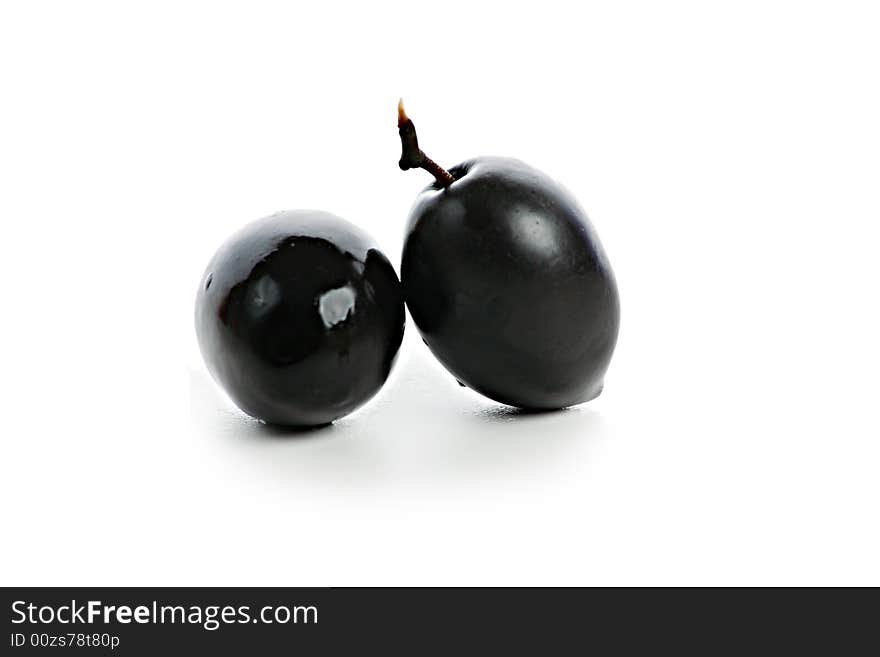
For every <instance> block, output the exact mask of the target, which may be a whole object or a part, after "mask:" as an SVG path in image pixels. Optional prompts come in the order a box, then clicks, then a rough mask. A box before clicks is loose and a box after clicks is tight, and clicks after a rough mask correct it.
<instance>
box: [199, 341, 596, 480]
mask: <svg viewBox="0 0 880 657" xmlns="http://www.w3.org/2000/svg"><path fill="white" fill-rule="evenodd" d="M409 346H411V347H413V349H412V350H411V351H409V353H408V354H406V355H407V356H409V357H408V358H405V359H402V360H405V362H401V363H398V364H397V366H396V368H395V371H394V372H393V373H392V379H391V381H389V383H388V384H387V385H386V387H385V388H384V389H383V390H382V391H380V393H379V395H378V396H377V397H376V398H375V399H373V400H372V401H371V402H370V403H368V404H367V405H366V406H365V407H363V408H362V409H360V410H359V411H357V412H355V413H354V414H352V415H350V416H348V417H345V418H343V419H341V420H338V421H337V422H335V423H334V424H333V425H331V426H329V427H325V428H319V429H313V430H305V431H302V430H288V429H285V428H280V427H267V426H264V425H261V424H259V423H258V422H256V421H255V420H253V419H251V418H249V417H247V416H245V415H244V414H243V413H241V412H240V411H238V410H237V409H235V407H234V406H233V405H232V403H231V402H230V401H229V400H227V399H225V398H224V395H223V393H222V391H221V390H220V389H219V388H218V387H217V386H216V385H215V384H214V383H213V381H211V380H210V377H208V375H207V374H204V373H202V372H201V371H194V372H192V373H191V381H190V390H191V413H192V424H193V429H194V431H196V432H198V433H199V434H201V435H202V436H203V439H204V441H207V442H206V445H207V446H209V447H210V448H211V449H212V451H213V452H214V455H215V456H216V457H217V458H218V459H220V461H221V462H227V461H228V464H227V465H228V467H230V468H237V469H238V468H241V469H243V473H244V474H246V475H247V474H248V473H249V476H250V477H253V479H254V483H255V485H264V484H265V480H266V478H267V477H272V478H274V481H275V483H276V484H277V485H279V486H281V487H282V488H284V489H286V490H289V491H293V490H299V489H304V490H308V491H310V492H312V491H314V490H315V489H316V488H317V489H321V490H329V491H332V494H333V495H341V496H343V497H345V496H346V493H345V491H346V490H348V491H352V489H354V491H355V492H356V494H357V496H358V497H359V496H360V494H361V493H362V491H363V487H364V486H368V487H369V488H370V489H371V490H373V492H374V493H375V494H378V495H384V494H388V495H390V496H392V497H397V496H399V495H400V493H401V490H407V491H409V492H410V493H412V490H413V489H419V490H421V491H423V493H424V494H426V495H428V497H430V496H431V495H432V494H433V493H431V489H432V488H433V487H434V486H435V484H444V486H443V487H441V488H438V489H437V491H436V492H437V493H440V494H442V495H444V496H445V494H446V493H445V492H444V490H445V484H449V483H450V482H454V483H456V484H458V485H468V486H475V487H477V488H483V487H485V486H486V485H488V484H489V483H490V482H496V483H498V484H499V485H501V487H502V488H501V490H504V489H505V488H506V487H507V486H513V487H514V489H517V488H518V487H519V486H521V485H524V484H526V485H529V486H532V485H541V482H547V481H552V479H553V477H555V476H556V475H558V474H559V472H560V471H565V470H571V469H572V468H575V469H578V468H580V467H583V465H584V464H585V462H586V461H587V460H588V459H589V456H588V454H589V452H590V450H591V449H593V448H594V447H595V446H596V445H597V444H598V443H599V442H600V441H601V440H602V439H603V422H602V418H601V415H600V414H599V413H598V412H596V411H595V410H593V409H590V408H589V407H588V406H587V405H585V406H581V407H577V408H572V409H567V410H563V411H556V412H550V413H528V412H523V411H520V410H517V409H514V408H510V407H507V406H503V405H500V404H496V403H494V402H492V401H491V400H488V399H485V398H483V397H481V396H480V395H477V394H476V393H474V392H472V391H469V390H466V389H462V388H460V387H459V385H458V384H457V383H456V382H455V380H454V379H453V378H452V376H451V375H448V374H447V373H446V372H445V371H443V370H442V369H441V368H440V366H439V365H437V364H436V363H433V362H432V361H430V359H431V356H430V354H428V353H427V350H426V349H423V348H422V345H421V344H411V345H409Z"/></svg>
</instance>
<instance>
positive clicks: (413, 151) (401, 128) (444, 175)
mask: <svg viewBox="0 0 880 657" xmlns="http://www.w3.org/2000/svg"><path fill="white" fill-rule="evenodd" d="M397 131H398V132H399V133H400V146H401V154H400V162H398V165H399V166H400V168H401V169H403V170H404V171H406V170H407V169H424V170H425V171H427V172H428V173H430V174H431V175H432V176H434V178H435V179H436V180H437V182H438V183H439V184H440V186H441V187H449V185H451V184H452V183H454V182H455V178H453V177H452V175H451V174H450V173H449V172H448V171H447V170H446V169H444V168H443V167H441V166H440V165H439V164H437V163H436V162H434V160H432V159H431V158H430V157H428V156H427V155H425V153H424V152H423V151H422V149H421V148H419V139H418V137H417V136H416V126H415V124H413V122H412V119H410V118H409V117H408V116H407V115H406V111H405V110H404V109H403V99H402V98H401V100H400V102H399V103H398V104H397Z"/></svg>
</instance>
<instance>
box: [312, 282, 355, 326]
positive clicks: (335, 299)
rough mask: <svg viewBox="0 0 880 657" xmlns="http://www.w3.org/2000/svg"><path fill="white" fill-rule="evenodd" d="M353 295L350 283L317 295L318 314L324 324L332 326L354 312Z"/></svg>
mask: <svg viewBox="0 0 880 657" xmlns="http://www.w3.org/2000/svg"><path fill="white" fill-rule="evenodd" d="M355 296H356V295H355V291H354V289H353V288H352V287H351V285H343V286H342V287H337V288H335V289H333V290H328V291H327V292H324V293H323V294H322V295H321V296H320V297H318V314H320V315H321V320H322V321H323V322H324V326H326V327H327V328H333V327H334V326H336V325H337V324H341V323H342V322H344V321H345V320H347V319H348V318H349V317H350V316H351V314H352V313H353V312H354V305H355V304H354V302H355Z"/></svg>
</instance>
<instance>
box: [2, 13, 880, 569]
mask: <svg viewBox="0 0 880 657" xmlns="http://www.w3.org/2000/svg"><path fill="white" fill-rule="evenodd" d="M878 32H880V9H878V7H877V5H876V4H874V3H870V2H864V3H857V2H777V1H769V2H736V3H732V2H731V3H720V2H716V3H704V2H669V3H651V2H614V3H611V2H608V3H590V2H588V3H571V2H549V1H548V2H541V3H513V2H485V3H481V2H457V1H445V2H430V3H426V2H414V1H411V2H397V3H389V2H371V3H333V2H322V3H295V2H279V3H263V2H241V3H208V2H205V3H196V2H174V3H171V2H168V3H164V2H153V3H117V2H88V1H84V2H77V3H65V2H41V1H34V2H27V3H25V2H8V3H4V4H3V5H2V8H0V97H2V100H0V218H2V222H0V231H2V244H3V256H2V258H0V280H2V298H3V303H2V324H0V325H2V340H0V363H2V367H0V371H2V378H0V385H2V398H3V410H4V414H3V419H2V421H0V422H2V424H0V435H2V439H0V440H2V443H0V444H2V458H0V500H2V502H0V504H2V525H3V527H4V529H3V535H4V539H3V541H2V542H0V583H2V584H5V585H50V584H52V585H60V584H71V585H73V584H78V585H159V584H164V585H342V584H353V585H364V584H389V585H395V584H396V585H414V584H474V585H483V584H501V585H508V584H526V585H532V584H559V585H567V584H696V585H703V584H769V585H773V584H874V585H877V584H880V565H878V563H880V562H878V559H877V554H878V552H880V530H878V526H877V517H878V508H877V507H878V499H880V482H878V476H877V472H878V465H880V445H878V441H880V422H878V419H877V406H878V401H877V400H878V387H880V386H878V366H880V358H878V346H877V344H878V334H880V321H878V306H880V304H878V294H877V286H878V282H880V271H878V270H880V267H878V261H877V249H878V244H880V228H878V226H880V194H878V181H880V158H878V153H880V121H878V117H880V84H878V81H880V75H878V73H880V72H878V64H880V40H878V38H877V34H878ZM400 96H403V97H404V98H405V100H406V102H407V109H408V111H409V113H410V115H411V116H412V117H413V119H414V120H415V122H416V123H417V125H418V127H419V135H420V140H421V143H422V145H423V146H424V148H425V150H426V151H428V152H429V153H430V154H431V156H432V157H434V159H436V160H437V161H438V162H440V163H442V164H446V165H451V164H454V163H455V162H458V161H460V160H463V159H465V158H468V157H471V156H474V155H481V154H497V155H509V156H514V157H518V158H520V159H523V160H525V161H526V162H529V163H530V164H533V165H535V166H537V167H539V168H542V169H544V170H545V171H547V172H548V173H549V174H550V175H552V176H554V177H556V178H557V179H559V180H560V181H562V182H563V183H564V184H565V185H566V186H567V187H568V188H569V189H571V190H572V191H573V192H574V193H575V195H576V196H577V197H578V198H579V199H580V201H581V204H582V205H583V206H584V207H585V208H586V210H587V212H588V214H589V215H590V217H591V219H592V221H593V223H594V224H595V226H596V228H597V230H598V232H599V234H600V236H601V238H602V241H603V243H604V245H605V247H606V250H607V252H608V254H609V256H610V259H611V262H612V264H613V266H614V268H615V272H616V274H617V278H618V283H619V286H620V293H621V302H622V329H621V334H620V340H619V343H618V349H617V353H616V355H615V358H614V360H613V362H612V365H611V369H610V371H609V375H608V378H607V381H606V388H605V392H604V393H603V395H602V396H601V397H600V398H599V399H597V400H596V401H594V402H591V403H589V404H586V405H584V406H581V407H578V408H575V409H571V410H568V411H564V412H559V413H553V414H547V415H522V414H517V413H515V412H511V410H510V409H507V408H505V407H503V406H499V405H497V404H494V403H492V402H490V401H488V400H485V399H482V398H480V397H479V396H477V395H476V394H474V393H472V392H471V391H468V390H465V389H462V388H459V387H458V386H457V385H456V383H455V381H454V380H453V379H452V377H451V376H450V375H448V374H446V372H445V371H444V370H443V369H442V368H441V367H440V366H439V365H438V364H436V362H434V361H433V359H432V357H431V356H430V354H429V353H428V352H427V350H426V348H424V346H423V345H422V343H421V341H420V340H419V337H418V334H417V332H416V330H415V326H414V324H413V323H412V322H411V321H409V322H408V325H407V335H406V337H405V339H404V344H403V347H402V349H401V354H400V357H399V359H398V362H397V366H396V368H395V371H394V372H393V374H392V377H391V379H390V381H389V383H388V384H387V386H386V387H385V388H384V389H383V390H382V391H381V392H380V394H379V395H378V396H377V397H376V398H375V399H374V400H373V401H372V402H371V403H370V404H369V405H368V406H366V407H364V408H363V409H361V410H360V411H358V412H356V413H355V414H353V415H351V416H349V417H348V418H345V419H343V420H341V421H340V422H338V423H337V424H336V425H334V426H333V427H332V428H331V429H328V430H326V431H322V432H312V433H309V434H303V435H294V436H290V435H283V434H280V433H278V432H273V431H271V430H267V429H264V428H262V427H261V426H259V425H258V424H257V423H255V422H254V421H252V420H250V419H248V418H246V417H244V416H243V415H242V414H241V413H240V412H238V411H237V410H236V409H235V408H234V406H232V405H231V403H230V402H229V401H228V399H227V398H226V397H225V396H224V395H223V393H222V391H220V390H219V388H218V387H217V386H216V385H215V384H214V383H213V382H212V381H211V380H210V378H209V377H208V375H207V372H206V370H205V368H204V366H203V364H202V362H201V358H200V356H199V354H198V350H197V346H196V343H195V336H194V331H193V322H192V313H193V309H192V305H193V301H194V298H195V290H196V286H197V285H198V282H199V278H200V276H201V274H202V271H203V268H204V266H205V264H206V263H207V261H208V259H209V258H210V257H211V255H212V253H213V252H214V250H215V249H216V247H217V246H218V245H219V244H220V243H221V242H222V241H223V240H224V239H225V238H226V237H227V236H228V235H229V234H231V233H232V232H233V231H235V230H236V229H237V228H238V227H239V226H241V225H242V224H243V223H245V222H247V221H249V220H251V219H255V218H258V217H261V216H264V215H267V214H270V213H272V212H275V211H277V210H280V209H286V208H303V207H304V208H321V209H325V210H328V211H330V212H333V213H336V214H338V215H340V216H342V217H345V218H346V219H348V220H350V221H352V222H355V223H357V224H359V225H360V226H362V227H363V228H364V229H366V230H367V231H368V232H370V233H371V234H372V235H373V236H374V237H376V239H377V240H378V241H379V242H380V243H381V244H382V245H383V247H384V250H385V253H386V254H387V255H388V257H389V258H390V259H391V261H392V262H393V263H394V264H395V266H396V267H398V266H399V259H400V255H399V254H400V248H401V244H402V238H403V227H404V223H405V220H406V215H407V212H408V209H409V207H410V204H411V202H412V200H413V199H414V197H415V195H416V193H417V192H418V190H419V189H421V187H422V186H424V185H425V184H427V182H428V179H427V176H426V175H425V174H423V173H422V172H413V171H410V172H406V173H403V172H401V171H399V170H398V168H397V158H398V156H399V152H398V149H399V142H398V139H397V132H396V126H395V119H396V116H395V107H396V103H397V99H398V97H400Z"/></svg>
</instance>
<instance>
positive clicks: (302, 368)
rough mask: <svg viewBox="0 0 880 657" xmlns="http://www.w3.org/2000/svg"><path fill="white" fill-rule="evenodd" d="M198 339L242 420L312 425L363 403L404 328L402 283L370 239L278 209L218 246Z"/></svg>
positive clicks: (385, 370) (320, 216)
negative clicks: (242, 414)
mask: <svg viewBox="0 0 880 657" xmlns="http://www.w3.org/2000/svg"><path fill="white" fill-rule="evenodd" d="M195 319H196V334H197V336H198V341H199V347H200V348H201V351H202V356H203V357H204V359H205V363H206V364H207V366H208V369H209V370H210V372H211V374H212V376H213V377H214V378H215V379H216V380H217V381H218V382H219V383H220V385H221V386H222V387H223V388H224V389H225V390H226V392H227V393H228V394H229V396H230V397H231V398H232V400H233V401H234V402H235V403H236V405H237V406H238V407H239V408H241V409H242V410H243V411H244V412H245V413H247V414H248V415H251V416H253V417H255V418H257V419H259V420H262V421H264V422H267V423H270V424H277V425H286V426H301V427H308V426H319V425H324V424H327V423H330V422H332V421H333V420H336V419H338V418H340V417H342V416H344V415H347V414H348V413H351V412H352V411H353V410H355V409H356V408H358V407H359V406H361V405H362V404H363V403H365V402H366V401H367V400H369V399H370V398H371V397H372V396H373V395H375V394H376V392H378V390H379V389H380V388H381V387H382V385H383V383H384V382H385V380H386V379H387V377H388V374H389V373H390V371H391V367H392V365H393V363H394V360H395V358H396V355H397V351H398V349H399V347H400V343H401V340H402V338H403V330H404V309H403V298H402V293H401V289H400V283H399V281H398V279H397V275H396V274H395V272H394V268H393V267H392V266H391V264H390V263H389V262H388V259H387V258H386V257H385V256H384V255H383V254H382V253H381V251H379V249H378V248H377V247H376V246H375V244H374V242H373V240H372V239H371V238H370V237H369V236H367V235H366V234H365V233H363V232H362V231H360V230H359V229H357V228H356V227H354V226H353V225H351V224H350V223H348V222H346V221H344V220H343V219H340V218H339V217H335V216H334V215H331V214H329V213H326V212H319V211H314V210H298V211H289V212H280V213H277V214H274V215H272V216H270V217H266V218H264V219H260V220H258V221H255V222H253V223H251V224H249V225H247V226H245V227H244V228H243V229H242V230H240V231H239V232H238V233H236V234H235V235H233V236H232V237H231V238H230V239H229V240H227V241H226V243H224V244H223V245H222V246H221V247H220V249H219V250H218V251H217V253H216V254H215V255H214V257H213V258H212V260H211V262H210V263H209V264H208V267H207V268H206V270H205V273H204V275H203V277H202V281H201V285H200V287H199V291H198V295H197V299H196V312H195Z"/></svg>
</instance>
